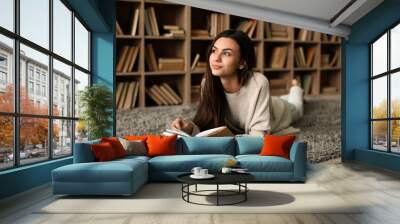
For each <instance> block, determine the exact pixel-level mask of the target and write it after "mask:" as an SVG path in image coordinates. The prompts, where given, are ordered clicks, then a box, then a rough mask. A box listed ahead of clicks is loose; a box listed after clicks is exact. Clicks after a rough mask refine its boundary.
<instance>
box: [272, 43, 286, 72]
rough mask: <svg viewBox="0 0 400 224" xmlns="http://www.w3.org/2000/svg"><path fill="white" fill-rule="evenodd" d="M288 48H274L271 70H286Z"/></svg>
mask: <svg viewBox="0 0 400 224" xmlns="http://www.w3.org/2000/svg"><path fill="white" fill-rule="evenodd" d="M287 55H288V46H276V47H273V48H272V53H271V59H270V60H271V68H284V67H285V66H286V61H287Z"/></svg>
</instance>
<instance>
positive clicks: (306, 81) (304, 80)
mask: <svg viewBox="0 0 400 224" xmlns="http://www.w3.org/2000/svg"><path fill="white" fill-rule="evenodd" d="M312 81H313V75H312V74H303V75H302V76H301V86H302V88H303V91H304V94H310V93H311V87H312Z"/></svg>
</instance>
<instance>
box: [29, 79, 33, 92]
mask: <svg viewBox="0 0 400 224" xmlns="http://www.w3.org/2000/svg"><path fill="white" fill-rule="evenodd" d="M28 92H29V94H33V82H28Z"/></svg>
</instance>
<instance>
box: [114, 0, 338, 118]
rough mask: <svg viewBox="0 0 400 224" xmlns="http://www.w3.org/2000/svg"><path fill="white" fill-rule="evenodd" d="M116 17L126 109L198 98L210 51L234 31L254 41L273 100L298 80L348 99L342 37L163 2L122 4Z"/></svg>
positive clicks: (309, 91)
mask: <svg viewBox="0 0 400 224" xmlns="http://www.w3.org/2000/svg"><path fill="white" fill-rule="evenodd" d="M116 14H117V21H116V23H117V24H118V25H117V28H116V43H117V44H116V51H117V62H116V80H117V83H116V88H117V94H116V95H117V109H118V110H120V109H121V110H123V109H129V108H133V107H149V106H166V105H180V104H189V103H191V102H196V101H198V97H199V90H200V89H199V88H200V83H201V79H202V76H203V74H204V72H205V69H206V68H205V66H206V64H205V63H206V55H207V49H208V47H209V45H210V44H211V41H212V40H213V37H214V36H215V35H216V34H217V33H218V32H220V31H222V30H225V29H228V28H231V29H240V30H242V31H244V32H245V33H247V34H248V35H249V37H250V38H251V40H252V42H253V44H254V48H255V51H256V60H257V63H256V68H255V71H258V72H262V73H263V74H264V75H265V76H267V78H268V79H269V81H270V88H271V94H272V95H282V94H287V93H288V90H289V87H290V83H291V79H294V78H296V79H298V80H299V81H300V83H301V85H302V87H303V88H304V89H305V91H306V92H305V93H306V95H332V94H334V95H337V94H340V91H341V89H340V79H341V61H340V59H341V55H340V53H341V40H340V38H339V37H337V36H334V35H328V34H323V33H318V32H313V31H309V30H304V29H299V28H294V27H288V26H283V25H278V24H274V23H269V22H263V21H257V20H253V19H248V18H244V17H240V16H235V15H228V14H221V13H217V12H213V11H209V10H205V9H199V8H195V7H190V6H184V5H179V4H174V3H170V2H165V1H162V0H118V1H117V13H116ZM131 96H132V97H131ZM131 98H132V99H131ZM124 100H127V102H123V101H124Z"/></svg>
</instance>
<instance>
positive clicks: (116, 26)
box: [115, 20, 124, 35]
mask: <svg viewBox="0 0 400 224" xmlns="http://www.w3.org/2000/svg"><path fill="white" fill-rule="evenodd" d="M115 30H116V33H117V35H124V31H122V28H121V26H120V25H119V23H118V20H116V24H115Z"/></svg>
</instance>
